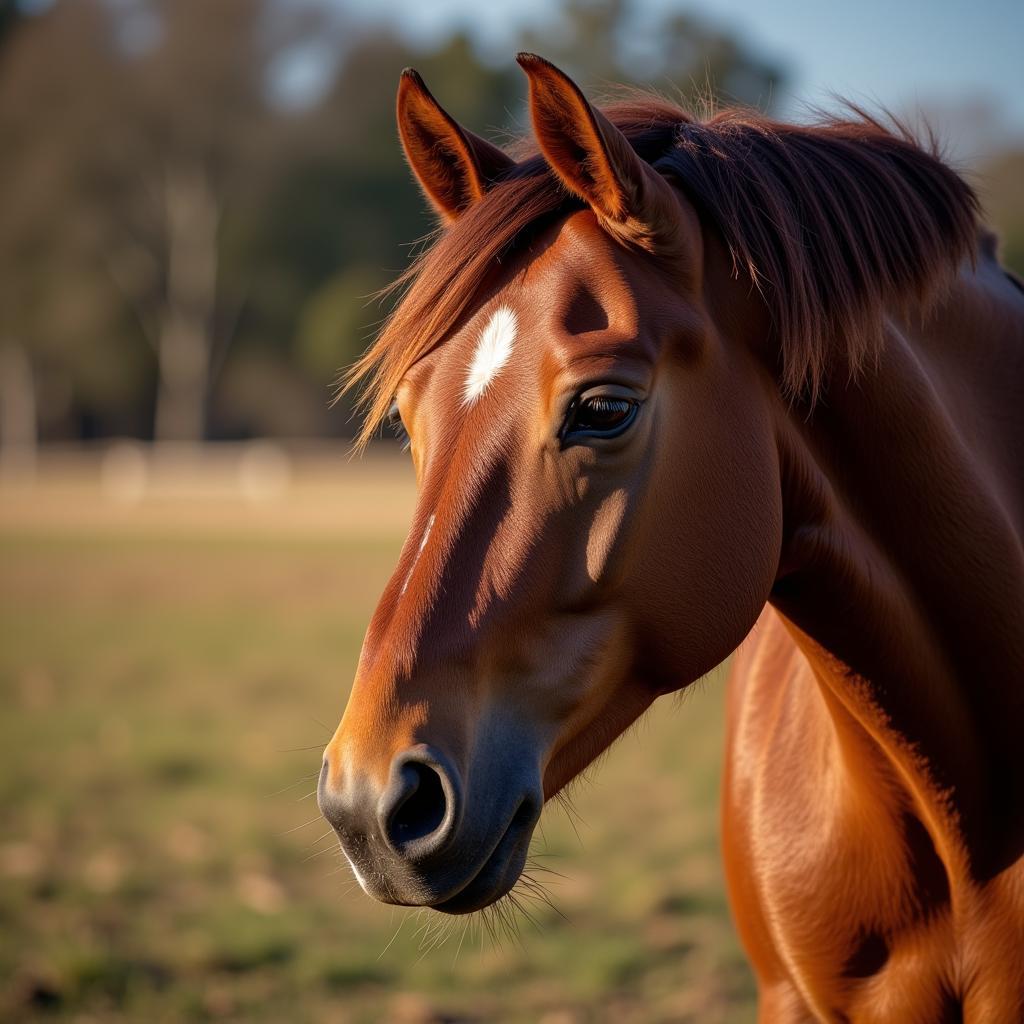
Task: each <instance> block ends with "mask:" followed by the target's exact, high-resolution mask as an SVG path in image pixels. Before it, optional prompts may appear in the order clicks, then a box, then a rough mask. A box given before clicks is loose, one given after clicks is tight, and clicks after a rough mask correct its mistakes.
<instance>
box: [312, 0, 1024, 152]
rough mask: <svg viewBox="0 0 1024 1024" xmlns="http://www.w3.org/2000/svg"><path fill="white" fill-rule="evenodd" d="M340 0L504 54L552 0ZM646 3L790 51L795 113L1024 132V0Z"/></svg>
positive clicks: (789, 99) (765, 48)
mask: <svg viewBox="0 0 1024 1024" xmlns="http://www.w3.org/2000/svg"><path fill="white" fill-rule="evenodd" d="M328 2H331V0H328ZM334 2H336V3H337V4H338V5H343V6H344V7H345V8H346V9H348V10H349V11H353V12H356V13H358V14H359V15H361V16H362V17H365V18H370V19H376V18H381V17H387V18H388V19H389V20H392V21H394V22H396V23H398V24H401V25H403V26H404V27H405V31H406V32H407V33H408V34H409V35H410V36H412V37H416V38H420V39H424V40H429V39H432V38H438V37H439V36H442V35H443V34H444V33H445V32H446V31H447V30H448V29H449V28H450V27H451V26H453V25H456V24H458V25H462V26H465V27H467V28H469V29H470V31H471V32H472V33H473V35H474V36H475V37H477V38H478V39H479V40H480V41H481V43H482V45H483V46H485V48H486V50H487V52H488V53H489V54H491V55H492V56H493V57H494V58H495V59H498V58H499V57H500V55H501V54H502V53H503V50H504V49H506V48H508V47H509V37H510V35H511V30H512V29H513V28H514V27H515V26H516V25H517V24H523V23H531V24H543V23H544V21H545V19H546V17H547V16H548V15H547V12H548V11H550V9H551V7H552V4H551V3H550V2H549V0H511V2H509V0H488V2H483V0H334ZM644 6H645V7H646V8H649V9H651V10H652V11H657V10H665V9H668V8H670V7H673V6H674V7H675V8H680V7H681V8H682V9H683V10H687V11H693V12H695V13H698V14H700V15H703V16H704V17H705V18H706V19H707V20H708V21H710V22H711V23H712V24H715V25H718V26H722V27H725V28H729V29H732V30H734V31H735V32H736V33H737V34H738V35H739V36H740V37H741V38H742V39H743V40H745V41H746V42H747V43H748V44H749V45H750V46H751V47H752V48H753V49H755V50H756V51H757V52H760V53H762V54H765V55H768V56H770V57H773V58H775V59H776V60H778V61H779V62H780V63H781V64H782V65H783V66H784V67H786V68H788V69H789V72H790V81H789V83H788V84H787V86H786V88H785V90H784V91H783V93H782V94H780V96H779V97H778V109H779V110H780V111H781V112H782V113H783V114H788V113H792V112H794V111H795V110H797V109H798V103H799V101H801V100H810V101H819V102H820V101H822V100H825V99H827V96H828V94H829V92H830V91H831V92H837V93H840V94H842V95H845V96H848V97H850V98H852V99H858V100H862V101H864V100H866V101H868V102H869V103H870V102H872V101H874V102H879V103H883V104H885V105H886V106H889V107H892V108H894V109H897V110H900V111H906V110H910V109H913V108H915V107H920V108H923V109H924V110H926V111H928V113H929V116H930V117H931V118H932V119H934V120H936V121H938V123H939V126H940V128H945V129H946V131H947V132H948V133H949V134H953V135H956V136H961V137H964V138H963V139H962V143H963V146H964V147H965V149H966V150H967V152H968V154H970V152H971V151H972V150H973V149H976V148H984V147H985V146H986V145H989V144H991V143H993V142H995V143H1002V142H1005V141H1007V140H1008V139H1013V140H1014V141H1024V0H978V2H973V3H968V2H954V0H856V2H835V0H819V2H817V3H808V2H799V0H775V2H768V0H701V2H698V3H692V4H690V3H687V4H683V5H680V4H678V3H676V4H672V3H671V0H647V2H646V3H645V4H644ZM505 59H507V60H509V61H511V59H512V53H511V52H508V53H507V56H506V58H505Z"/></svg>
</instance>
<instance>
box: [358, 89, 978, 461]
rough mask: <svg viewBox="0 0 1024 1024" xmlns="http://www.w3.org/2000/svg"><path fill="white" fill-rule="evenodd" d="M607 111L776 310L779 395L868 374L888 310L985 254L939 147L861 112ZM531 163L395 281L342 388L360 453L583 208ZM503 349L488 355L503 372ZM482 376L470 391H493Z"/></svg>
mask: <svg viewBox="0 0 1024 1024" xmlns="http://www.w3.org/2000/svg"><path fill="white" fill-rule="evenodd" d="M603 110H604V113H605V115H606V116H607V117H608V118H609V120H611V122H612V123H613V124H614V125H616V127H618V128H619V129H620V130H621V131H622V132H623V133H624V134H625V135H626V137H627V138H628V139H629V141H630V143H631V145H632V146H633V148H634V149H635V150H636V152H637V153H638V154H639V155H640V156H641V157H642V158H643V159H644V160H646V161H648V162H649V163H651V164H652V165H653V166H655V167H656V168H657V169H658V170H659V171H661V172H662V173H665V174H667V175H669V176H670V177H671V178H672V179H673V180H674V181H675V182H677V184H678V185H679V187H680V188H681V190H682V192H683V193H684V195H686V197H687V198H688V199H689V200H690V201H691V202H692V203H693V204H694V205H695V206H696V207H697V208H698V210H699V211H700V213H701V214H702V215H703V216H704V217H705V218H706V219H707V220H708V221H709V222H710V224H711V225H712V226H713V227H714V228H715V229H716V230H717V231H719V232H720V233H721V235H722V237H723V238H724V240H725V242H726V245H727V246H728V248H729V252H730V254H731V258H732V262H733V267H732V270H733V273H734V275H735V276H736V277H742V278H746V279H747V280H748V281H749V282H750V283H751V284H752V285H753V286H754V287H755V288H756V289H757V290H758V292H759V293H760V295H761V297H762V299H763V301H764V303H765V304H766V306H767V308H768V312H769V315H770V318H771V323H772V335H773V337H772V341H773V343H774V345H775V346H776V348H777V350H778V363H779V374H780V386H781V387H782V388H783V390H784V391H785V392H786V393H788V394H789V395H790V396H791V397H796V396H799V395H804V396H806V397H808V398H809V400H811V401H813V400H814V399H815V397H816V396H817V395H818V393H819V391H820V389H821V387H822V385H823V383H824V382H825V380H826V379H827V377H828V374H829V372H830V370H831V368H832V367H833V366H834V365H836V363H839V364H840V365H842V366H843V368H844V369H845V370H846V371H847V373H849V374H851V375H852V374H854V373H856V372H857V371H858V370H860V369H861V368H862V367H863V366H864V365H865V364H866V363H869V362H870V361H871V360H872V359H873V358H874V357H875V356H876V355H877V353H878V351H879V347H880V345H881V343H882V333H883V332H882V324H883V320H884V317H885V315H886V313H887V311H890V310H891V311H895V312H899V313H904V312H908V311H909V310H911V309H914V308H920V309H923V308H925V307H926V306H927V304H928V302H929V300H930V298H931V297H933V296H934V295H936V294H937V293H938V292H939V291H940V290H941V286H942V284H943V283H944V282H945V281H947V280H948V279H949V278H950V277H951V276H952V274H953V273H954V271H955V269H956V267H957V266H958V265H959V263H960V262H961V261H962V260H963V259H965V258H967V257H970V256H973V253H974V250H975V247H976V239H977V206H978V204H977V200H976V197H975V195H974V193H973V192H972V190H971V189H970V187H969V186H968V185H967V184H966V183H965V182H964V181H963V179H962V178H961V177H959V176H958V175H957V174H956V173H955V172H954V171H953V170H952V169H950V168H949V167H947V166H946V165H945V164H944V163H943V162H942V161H941V160H940V159H939V157H938V156H937V155H936V153H935V152H934V143H932V144H931V146H930V147H929V149H925V148H922V147H921V146H920V145H918V143H917V142H916V141H915V140H914V138H913V136H912V134H911V133H910V131H909V130H908V129H906V128H905V127H904V126H902V125H901V124H900V123H899V122H897V121H895V120H891V121H890V122H889V123H883V122H882V121H880V120H879V119H878V118H875V117H872V116H870V115H868V114H867V113H865V112H864V111H862V110H859V109H857V108H852V107H851V108H850V110H851V115H850V116H849V117H847V118H825V119H822V120H821V121H820V122H818V123H816V124H810V125H791V124H784V123H780V122H777V121H773V120H771V119H769V118H767V117H765V116H763V115H760V114H758V113H756V112H752V111H748V110H728V111H725V112H723V113H719V114H716V115H714V116H712V117H710V118H707V119H705V120H697V119H695V118H694V117H693V116H692V115H690V114H689V113H687V112H686V111H684V110H683V109H682V108H679V107H677V106H674V105H673V104H670V103H668V102H666V101H665V100H663V99H661V98H656V97H648V96H640V97H634V98H632V99H631V100H629V101H628V102H624V103H618V104H613V105H611V106H607V107H605V108H603ZM519 152H520V153H522V154H523V157H522V159H521V160H520V162H519V163H518V164H516V166H515V167H513V168H512V169H511V170H510V171H509V172H508V173H507V174H506V175H505V176H504V177H503V178H502V180H500V181H499V182H497V183H496V184H495V185H494V187H493V188H492V189H491V190H490V191H489V192H488V193H487V194H486V195H485V196H484V197H483V198H482V199H481V200H480V201H479V202H477V203H476V204H474V205H473V206H471V207H470V208H469V209H468V210H467V211H466V212H465V213H464V214H463V215H462V216H461V217H459V218H458V219H457V220H456V221H455V222H454V223H453V224H451V225H450V226H449V227H448V228H447V229H446V230H445V231H444V232H443V233H442V234H440V235H439V237H438V238H437V240H436V241H435V243H434V244H433V245H432V246H431V247H430V248H429V249H428V250H427V251H426V252H425V253H424V254H423V255H422V256H420V257H419V258H418V260H417V261H416V262H415V263H414V264H413V265H412V266H411V267H410V268H409V269H408V270H407V271H406V272H405V273H404V274H402V275H401V277H399V278H398V280H397V281H396V282H395V283H394V284H393V285H392V286H391V288H392V289H404V295H403V298H402V300H401V302H400V303H399V304H398V306H397V307H396V308H395V310H394V312H393V313H392V314H391V315H390V317H389V318H388V320H387V322H386V323H385V326H384V328H383V330H382V332H381V333H380V335H379V337H378V339H377V341H376V342H375V343H374V344H373V345H372V346H371V348H370V349H369V350H368V351H367V352H366V353H365V354H364V355H363V357H362V358H361V359H360V360H359V361H358V362H357V363H356V364H355V365H354V366H353V367H352V368H351V370H350V371H349V373H348V374H347V376H346V381H345V387H353V386H361V387H362V395H361V404H362V405H363V407H364V410H365V419H364V424H363V428H362V431H361V434H360V437H359V443H365V442H366V441H367V440H368V439H369V438H370V437H371V436H372V434H373V432H374V431H375V430H376V429H377V427H378V425H379V424H380V422H381V420H382V419H383V417H384V415H385V413H386V412H387V409H388V407H389V405H390V403H391V400H392V396H393V395H394V393H395V390H396V389H397V387H398V384H399V383H400V382H401V380H402V378H403V377H404V376H405V374H406V373H407V372H408V370H409V369H410V367H411V366H412V365H413V364H414V363H416V362H417V361H418V360H419V359H420V358H422V357H423V356H424V355H425V354H426V353H427V352H429V351H431V350H432V349H433V348H434V347H436V346H437V345H439V344H441V343H443V342H444V341H445V340H446V338H447V337H449V336H450V335H451V333H452V331H453V330H454V329H455V328H456V327H457V326H458V325H459V323H460V322H461V321H462V320H463V319H464V317H465V316H466V314H467V313H468V312H469V311H471V309H472V308H473V306H474V303H475V302H477V301H478V297H479V296H480V295H481V293H482V292H483V291H484V290H485V289H486V287H487V285H488V283H489V282H494V281H495V280H497V279H498V278H499V275H501V274H502V273H504V272H507V267H508V265H509V262H510V260H511V257H512V256H513V254H514V253H516V252H520V251H523V250H526V249H528V248H529V245H530V242H531V240H533V239H534V238H535V237H536V236H537V234H538V233H539V232H540V231H541V230H543V228H544V227H546V226H547V225H549V224H551V223H552V222H553V221H555V220H556V219H559V218H561V217H564V216H567V215H568V214H569V213H570V212H572V211H573V210H576V209H580V208H581V206H582V204H581V203H580V202H579V201H578V200H577V199H575V198H574V197H572V196H570V195H568V193H567V192H566V191H565V189H564V188H563V187H562V186H561V184H560V183H559V182H558V181H557V180H556V178H555V176H554V174H553V173H552V172H551V171H550V169H549V168H548V166H547V164H546V163H545V162H544V160H543V158H542V157H540V156H539V155H536V154H532V155H529V154H526V153H525V150H524V149H523V147H522V146H521V147H520V149H519ZM507 336H508V335H507V332H506V334H505V336H504V337H506V338H507ZM502 351H504V349H502V348H501V347H499V348H497V349H494V348H492V349H491V350H490V353H489V356H490V358H491V364H489V365H490V370H494V369H495V366H494V365H493V363H494V360H495V358H496V357H497V355H499V354H500V353H501V352H502ZM505 355H506V358H507V353H506V354H505ZM480 369H481V375H480V376H479V377H478V378H477V379H476V383H472V382H471V378H469V377H467V381H466V387H465V390H464V395H465V396H467V397H468V396H469V395H470V393H471V392H472V393H474V394H475V393H477V389H478V388H479V387H480V382H481V381H482V382H483V387H486V380H489V379H490V378H489V376H487V373H485V372H483V371H484V370H485V369H487V368H485V367H483V366H482V365H481V368H480ZM481 393H482V392H481Z"/></svg>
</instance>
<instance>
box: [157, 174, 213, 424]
mask: <svg viewBox="0 0 1024 1024" xmlns="http://www.w3.org/2000/svg"><path fill="white" fill-rule="evenodd" d="M164 198H165V203H166V215H167V295H166V300H165V303H164V306H163V308H162V310H161V313H160V320H159V324H158V326H157V337H156V353H157V364H158V373H159V385H158V389H157V398H156V413H155V421H154V425H153V436H154V439H155V440H157V441H189V442H192V443H199V442H200V441H202V440H203V437H204V434H205V429H206V401H207V392H208V390H209V384H210V362H211V350H212V346H213V337H212V330H213V314H214V308H215V304H216V301H217V227H218V222H219V220H220V206H219V203H218V201H217V197H216V195H215V194H214V192H213V188H212V186H211V184H210V181H209V178H208V177H207V175H206V173H205V172H204V171H203V169H202V168H201V167H200V166H198V165H196V164H191V165H189V164H179V165H175V166H173V167H168V168H167V172H166V180H165V189H164Z"/></svg>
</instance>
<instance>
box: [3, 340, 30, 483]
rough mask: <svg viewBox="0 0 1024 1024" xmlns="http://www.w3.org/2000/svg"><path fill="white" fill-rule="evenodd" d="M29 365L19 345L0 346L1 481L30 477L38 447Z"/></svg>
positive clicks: (7, 344) (23, 350)
mask: <svg viewBox="0 0 1024 1024" xmlns="http://www.w3.org/2000/svg"><path fill="white" fill-rule="evenodd" d="M38 440H39V434H38V427H37V420H36V389H35V378H34V375H33V373H32V362H31V360H30V359H29V357H28V353H27V352H26V351H25V349H24V347H23V346H22V345H18V344H16V343H14V342H10V341H8V342H5V343H3V344H0V479H4V480H10V479H14V478H24V477H31V476H32V475H33V474H34V473H35V468H36V448H37V447H38Z"/></svg>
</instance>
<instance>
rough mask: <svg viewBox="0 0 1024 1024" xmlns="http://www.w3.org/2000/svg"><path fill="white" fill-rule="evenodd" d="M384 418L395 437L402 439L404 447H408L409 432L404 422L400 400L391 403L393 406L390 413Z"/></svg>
mask: <svg viewBox="0 0 1024 1024" xmlns="http://www.w3.org/2000/svg"><path fill="white" fill-rule="evenodd" d="M384 418H385V420H386V421H387V424H388V426H389V427H390V428H391V431H392V433H394V435H395V437H397V438H398V440H399V441H402V442H403V445H404V447H406V448H407V447H408V446H409V433H408V431H407V430H406V429H405V424H404V423H403V422H402V414H401V412H399V409H398V402H392V403H391V408H390V409H388V414H387V416H385V417H384Z"/></svg>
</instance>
